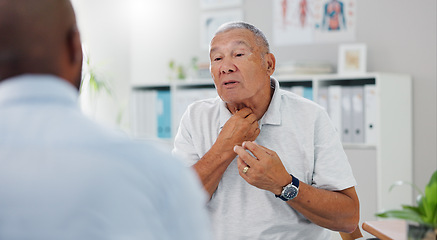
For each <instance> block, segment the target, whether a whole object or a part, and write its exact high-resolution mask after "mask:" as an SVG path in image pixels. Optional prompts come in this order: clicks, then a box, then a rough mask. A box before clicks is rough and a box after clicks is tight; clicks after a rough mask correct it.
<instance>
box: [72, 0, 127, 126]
mask: <svg viewBox="0 0 437 240" xmlns="http://www.w3.org/2000/svg"><path fill="white" fill-rule="evenodd" d="M72 2H73V6H74V7H75V11H76V17H77V21H78V25H79V30H80V32H81V40H82V42H83V43H84V45H86V47H87V49H88V54H89V56H90V60H91V65H92V67H93V68H94V69H95V70H96V72H97V74H98V75H97V77H98V78H99V79H100V80H103V81H107V82H108V83H109V85H110V86H111V88H112V95H108V94H106V92H105V91H101V94H100V95H99V97H98V99H97V103H96V106H94V107H95V111H94V112H93V113H90V114H89V115H90V116H91V117H92V118H94V119H95V120H97V121H98V122H100V123H103V124H105V125H108V126H114V127H115V126H117V127H121V128H122V129H128V128H129V114H128V112H129V106H128V104H129V91H130V79H131V62H130V56H131V52H130V39H131V22H130V14H131V12H130V11H131V8H130V2H129V1H127V0H126V1H118V0H73V1H72ZM82 100H85V101H87V100H88V99H81V101H82ZM120 112H122V113H124V114H123V118H122V119H121V122H119V123H118V122H117V117H118V114H120Z"/></svg>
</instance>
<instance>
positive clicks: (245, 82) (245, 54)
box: [210, 29, 272, 104]
mask: <svg viewBox="0 0 437 240" xmlns="http://www.w3.org/2000/svg"><path fill="white" fill-rule="evenodd" d="M266 53H267V52H266V50H265V49H264V48H263V47H261V46H259V45H258V44H257V41H256V38H255V36H254V34H253V33H252V32H251V31H249V30H247V29H233V30H230V31H227V32H223V33H219V34H217V35H216V36H215V37H214V38H213V40H212V41H211V50H210V61H211V65H210V70H211V75H212V77H213V79H214V84H215V86H216V89H217V93H218V95H219V96H220V97H221V98H222V100H223V101H225V102H226V103H232V104H241V103H243V104H244V103H245V102H246V101H251V99H253V98H254V97H255V96H256V95H257V94H258V93H260V92H261V91H266V88H267V91H269V89H270V80H269V79H270V75H271V74H272V72H271V71H269V69H268V66H269V64H268V62H267V60H266V59H265V58H264V56H266V57H267V56H268V55H267V54H266Z"/></svg>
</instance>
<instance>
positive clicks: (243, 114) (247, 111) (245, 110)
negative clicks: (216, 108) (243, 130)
mask: <svg viewBox="0 0 437 240" xmlns="http://www.w3.org/2000/svg"><path fill="white" fill-rule="evenodd" d="M251 113H252V109H250V108H242V109H240V110H238V111H237V112H236V113H235V114H234V115H236V116H240V117H242V118H246V117H247V116H249V115H250V114H251Z"/></svg>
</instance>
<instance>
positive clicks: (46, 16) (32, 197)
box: [0, 0, 211, 240]
mask: <svg viewBox="0 0 437 240" xmlns="http://www.w3.org/2000/svg"><path fill="white" fill-rule="evenodd" d="M81 65H82V50H81V43H80V39H79V33H78V30H77V27H76V20H75V16H74V12H73V8H72V6H71V3H70V2H69V1H68V0H0V239H2V240H3V239H4V240H7V239H22V240H25V239H32V240H55V239H56V240H58V239H63V240H79V239H90V240H91V239H92V240H96V239H105V240H107V239H168V240H174V239H186V240H192V239H197V240H205V239H210V237H211V236H210V232H209V231H208V230H209V228H210V227H209V222H208V221H209V219H208V215H207V212H206V210H205V209H204V204H205V202H206V200H207V198H206V196H205V193H204V191H203V189H202V188H201V185H200V183H199V181H198V179H197V178H196V174H195V173H193V172H192V171H188V170H187V169H186V168H185V167H184V166H183V165H182V164H181V163H180V162H179V161H177V160H173V159H172V157H171V156H170V155H168V154H163V153H161V152H159V151H157V150H156V149H154V148H153V147H152V146H150V145H145V144H140V143H135V142H132V141H130V140H129V139H127V138H125V137H121V136H119V135H118V134H116V133H114V132H111V131H108V130H106V129H103V128H101V127H100V126H98V125H96V124H95V123H93V122H91V121H90V120H88V119H87V118H86V117H85V116H83V114H81V112H80V109H79V108H78V104H77V95H78V88H79V85H80V76H81Z"/></svg>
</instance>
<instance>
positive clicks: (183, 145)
mask: <svg viewBox="0 0 437 240" xmlns="http://www.w3.org/2000/svg"><path fill="white" fill-rule="evenodd" d="M189 113H190V108H188V109H187V111H185V113H184V114H183V116H182V119H181V122H180V124H179V128H178V132H177V133H176V136H175V140H174V148H173V151H172V153H173V155H174V156H176V157H178V158H180V159H182V162H183V163H184V164H185V165H186V166H192V165H194V164H195V163H196V162H197V161H198V160H199V159H200V156H199V154H198V153H197V151H196V148H195V146H194V143H193V138H192V135H191V132H192V121H191V119H190V114H189Z"/></svg>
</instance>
